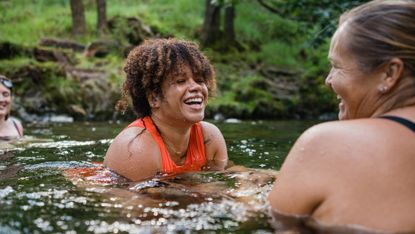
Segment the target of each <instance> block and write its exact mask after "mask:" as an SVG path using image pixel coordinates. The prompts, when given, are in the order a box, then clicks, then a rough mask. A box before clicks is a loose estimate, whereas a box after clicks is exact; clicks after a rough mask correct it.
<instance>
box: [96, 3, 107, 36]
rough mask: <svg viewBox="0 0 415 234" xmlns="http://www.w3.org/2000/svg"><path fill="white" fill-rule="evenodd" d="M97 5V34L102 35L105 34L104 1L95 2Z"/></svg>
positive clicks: (105, 8)
mask: <svg viewBox="0 0 415 234" xmlns="http://www.w3.org/2000/svg"><path fill="white" fill-rule="evenodd" d="M96 3H97V16H98V18H97V32H98V35H104V34H105V33H106V32H107V6H106V3H105V0H96Z"/></svg>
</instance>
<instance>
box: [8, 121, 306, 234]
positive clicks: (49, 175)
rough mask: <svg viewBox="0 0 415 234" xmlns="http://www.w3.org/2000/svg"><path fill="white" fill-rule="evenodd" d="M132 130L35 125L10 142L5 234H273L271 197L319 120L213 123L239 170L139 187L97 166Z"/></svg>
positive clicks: (156, 181) (192, 175)
mask: <svg viewBox="0 0 415 234" xmlns="http://www.w3.org/2000/svg"><path fill="white" fill-rule="evenodd" d="M126 124H127V123H108V122H105V123H84V122H82V123H81V122H79V123H65V124H32V125H30V126H26V129H25V131H26V132H25V133H26V135H27V137H25V138H24V139H22V140H21V141H19V142H15V143H13V145H9V144H6V143H2V145H0V146H1V147H0V148H1V150H0V233H199V232H200V233H206V232H207V233H273V232H274V231H276V230H274V229H273V228H272V226H271V225H270V224H269V220H270V216H269V211H268V205H267V204H266V196H267V193H268V192H269V190H270V188H271V186H272V184H273V183H274V181H275V177H276V170H278V169H279V167H280V165H281V163H282V161H283V160H284V157H285V155H286V154H287V152H288V150H289V148H290V147H291V145H292V144H293V142H294V141H295V139H296V138H297V137H298V136H299V135H300V133H301V132H302V131H304V130H305V129H306V128H307V127H309V126H311V125H312V124H313V122H306V121H242V122H238V123H223V122H221V123H215V124H216V125H217V126H218V127H219V128H220V129H221V130H222V132H223V135H224V137H225V140H226V142H227V146H228V152H229V158H230V160H232V162H233V163H234V164H235V165H238V166H233V167H231V168H230V169H228V170H226V171H225V172H202V173H190V174H185V175H180V176H177V177H175V178H157V179H153V180H150V181H145V182H140V183H133V182H128V181H125V180H123V179H122V178H118V177H117V176H116V175H113V174H108V173H109V171H106V170H105V169H103V168H100V167H97V166H96V164H95V162H102V161H103V157H104V155H105V152H106V150H107V148H108V146H109V144H110V142H111V140H112V138H114V137H115V136H116V135H117V133H118V132H119V131H120V130H121V129H122V128H124V127H125V126H126ZM73 170H75V171H76V172H78V174H76V173H75V174H74V173H73ZM88 170H93V171H94V172H95V174H94V175H93V176H91V175H90V174H88V173H89V172H88ZM97 172H98V174H97ZM82 173H84V174H82ZM100 173H101V174H100ZM108 178H110V179H108ZM277 231H278V230H277Z"/></svg>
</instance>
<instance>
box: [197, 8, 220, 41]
mask: <svg viewBox="0 0 415 234" xmlns="http://www.w3.org/2000/svg"><path fill="white" fill-rule="evenodd" d="M219 37H220V7H219V6H218V5H216V4H213V3H212V0H206V8H205V19H204V22H203V29H202V35H201V42H202V45H203V46H204V47H208V46H210V45H212V44H214V43H215V42H216V41H217V40H218V38H219Z"/></svg>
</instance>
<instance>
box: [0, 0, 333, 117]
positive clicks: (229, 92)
mask: <svg viewBox="0 0 415 234" xmlns="http://www.w3.org/2000/svg"><path fill="white" fill-rule="evenodd" d="M84 4H85V15H86V22H87V34H86V35H84V36H82V37H77V38H74V37H72V35H71V27H72V26H71V12H70V6H69V1H67V0H31V1H23V0H21V1H17V0H16V1H11V0H9V1H7V0H5V1H2V2H1V3H0V13H1V14H0V32H1V34H0V41H3V42H11V43H13V44H14V45H18V46H19V47H22V48H27V50H28V51H31V50H32V49H33V48H35V47H38V45H39V42H40V41H41V40H42V38H64V39H70V40H73V41H77V42H79V43H80V44H83V45H88V44H89V43H91V42H93V41H97V40H103V39H105V40H107V39H109V40H115V41H117V42H119V43H120V44H123V43H128V41H127V39H126V38H125V37H124V36H123V33H122V32H124V31H126V30H128V28H118V29H117V30H118V31H113V32H112V33H109V34H108V35H107V36H105V37H101V38H99V37H97V33H96V29H95V24H96V17H97V16H96V6H95V1H93V0H87V1H84ZM204 7H205V2H204V1H193V0H175V1H169V0H157V1H150V0H142V1H137V0H136V1H133V0H108V1H107V18H108V19H112V18H113V17H117V16H122V17H137V18H139V19H140V20H141V21H142V22H143V23H144V24H145V25H148V26H150V28H151V29H152V30H153V31H154V32H156V33H157V35H158V36H162V37H168V36H174V37H178V38H183V39H188V40H192V41H196V42H198V41H199V35H200V32H201V29H202V24H203V16H204ZM235 31H236V37H237V41H238V42H239V43H240V44H241V46H242V50H240V51H238V50H229V51H227V52H221V51H215V50H212V49H209V48H203V50H204V52H205V53H206V54H207V55H208V57H209V58H210V60H211V61H212V63H213V64H214V66H215V69H216V71H217V80H218V93H217V95H216V97H214V98H213V99H212V101H211V102H210V106H209V109H208V111H207V113H208V115H209V117H213V115H214V114H216V113H221V114H223V115H224V116H225V117H236V118H251V119H252V118H294V117H295V118H306V117H307V118H314V117H317V116H319V115H321V114H323V113H324V112H331V111H334V104H333V102H332V101H331V100H332V99H331V98H332V97H331V95H330V94H329V92H328V90H327V89H325V88H324V86H323V83H322V80H323V79H324V76H325V73H326V72H327V70H328V64H327V61H326V52H325V50H326V48H327V42H326V43H325V44H323V45H322V46H321V47H314V48H311V47H309V46H307V45H308V44H309V43H308V41H309V40H311V39H312V38H314V37H315V33H316V32H317V31H318V29H310V30H304V27H303V26H302V23H301V22H297V21H293V20H288V19H286V18H284V17H282V16H279V15H276V14H273V13H270V12H269V11H267V10H266V9H265V8H263V7H261V6H260V5H259V4H258V3H257V2H256V1H240V2H239V3H238V4H237V5H236V19H235ZM69 54H70V56H72V57H74V61H75V62H74V63H75V66H76V68H77V69H99V70H100V71H104V72H106V74H107V75H106V76H105V77H106V78H105V79H106V82H107V83H108V85H107V88H111V89H113V90H111V91H110V93H113V95H112V97H111V98H110V100H106V101H107V102H108V103H107V104H106V105H105V106H101V107H100V109H99V110H98V109H96V108H93V107H91V106H90V105H96V103H95V104H94V103H93V100H92V104H91V103H90V100H89V99H88V100H89V102H86V101H84V100H83V99H82V98H81V99H79V100H78V98H71V96H69V97H67V95H78V96H81V97H84V96H85V95H86V94H82V92H84V91H82V88H83V87H85V85H81V86H80V87H81V88H80V89H81V91H82V92H81V91H79V93H74V92H73V91H71V90H72V89H73V84H72V82H66V81H65V80H67V79H68V77H67V74H65V73H62V72H61V71H57V72H55V73H53V76H54V79H50V78H48V79H44V80H45V82H49V81H48V80H51V81H50V82H54V83H58V84H62V85H61V87H62V88H61V89H62V90H61V91H60V92H52V93H50V94H48V95H49V96H50V97H48V98H46V99H45V104H44V105H49V106H52V107H53V106H61V105H64V106H65V105H66V106H76V107H77V108H49V110H52V111H55V112H59V113H68V114H70V115H75V116H78V117H81V118H82V116H83V115H84V114H83V111H80V112H79V108H81V109H83V110H85V112H88V113H89V114H88V116H83V117H84V118H94V116H95V117H96V116H97V115H96V113H94V112H100V113H104V112H105V110H104V109H106V108H107V109H108V111H107V112H108V113H106V114H103V115H102V116H103V117H102V118H109V117H110V116H112V115H111V113H112V106H113V104H114V103H115V102H116V100H117V99H118V90H119V86H120V84H121V83H122V80H123V73H122V72H121V68H122V65H123V61H124V57H123V56H122V52H121V51H111V53H110V54H108V55H106V56H105V57H104V58H95V57H92V58H91V57H86V56H84V54H82V53H73V54H72V53H69ZM34 60H35V59H34V58H33V57H31V56H30V55H28V54H27V53H21V54H20V55H19V54H17V55H16V56H13V57H12V58H7V59H0V73H6V75H8V76H10V77H11V78H12V79H14V80H19V77H18V76H20V77H21V76H22V73H23V72H22V69H23V68H25V67H27V66H31V65H33V66H34V65H36V64H38V62H36V61H34ZM23 70H24V69H23ZM32 75H33V74H30V72H29V73H27V72H26V73H24V74H23V76H24V77H25V78H31V76H32ZM41 75H42V74H41ZM43 75H48V76H50V75H51V73H47V74H43ZM25 80H29V79H25ZM31 80H33V78H31ZM60 80H61V81H60ZM22 82H23V83H24V81H22ZM23 83H22V84H21V87H20V89H19V92H20V93H24V92H26V91H27V90H22V88H23V87H27V85H24V84H23ZM66 84H67V85H66ZM42 85H44V86H45V87H46V86H47V87H49V86H51V85H48V84H44V83H42ZM66 87H67V88H68V89H69V90H65V89H66ZM88 87H89V86H88ZM75 90H77V89H75ZM91 90H96V91H97V92H108V91H106V90H105V89H104V90H103V89H96V88H92V89H90V90H89V91H91ZM42 91H43V92H50V91H48V89H46V88H45V89H42ZM89 91H88V92H89ZM85 92H86V91H85ZM85 92H84V93H85ZM54 95H56V97H55V96H54ZM97 95H98V96H99V94H97ZM54 98H56V99H57V100H61V101H62V100H63V102H64V103H61V104H58V103H57V102H56V101H54ZM97 100H98V102H101V101H102V100H100V99H97ZM317 103H318V105H316V104H317ZM22 105H23V106H24V104H22ZM311 106H313V109H311V108H310V107H311ZM78 107H79V108H78ZM73 109H75V110H78V112H76V113H75V112H73ZM88 110H89V111H88Z"/></svg>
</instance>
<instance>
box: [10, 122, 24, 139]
mask: <svg viewBox="0 0 415 234" xmlns="http://www.w3.org/2000/svg"><path fill="white" fill-rule="evenodd" d="M12 122H13V125H14V127H15V128H16V131H17V133H18V134H19V137H21V136H22V133H21V132H20V130H19V128H18V127H17V123H16V122H15V121H14V120H12Z"/></svg>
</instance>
